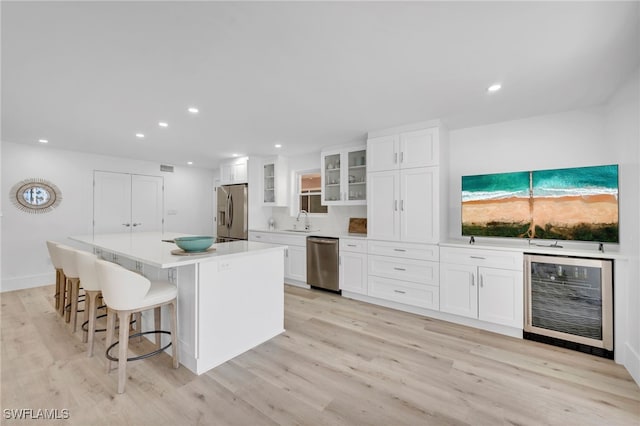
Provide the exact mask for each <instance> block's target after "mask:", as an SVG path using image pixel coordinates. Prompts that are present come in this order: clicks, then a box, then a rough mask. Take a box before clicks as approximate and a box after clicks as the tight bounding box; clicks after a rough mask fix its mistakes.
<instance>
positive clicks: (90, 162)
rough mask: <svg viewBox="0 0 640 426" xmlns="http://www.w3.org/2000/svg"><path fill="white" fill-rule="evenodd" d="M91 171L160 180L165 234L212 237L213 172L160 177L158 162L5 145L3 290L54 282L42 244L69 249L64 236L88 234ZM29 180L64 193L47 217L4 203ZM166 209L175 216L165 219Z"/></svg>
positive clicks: (180, 169)
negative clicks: (15, 188)
mask: <svg viewBox="0 0 640 426" xmlns="http://www.w3.org/2000/svg"><path fill="white" fill-rule="evenodd" d="M94 170H105V171H113V172H124V173H139V174H147V175H156V176H163V177H164V184H165V196H164V201H165V204H164V205H165V225H164V229H165V231H177V232H185V233H193V234H211V233H212V231H213V220H212V219H213V209H212V197H213V171H211V170H205V169H196V168H187V167H175V172H174V173H164V172H160V165H159V164H158V163H152V162H146V161H136V160H128V159H123V158H116V157H106V156H98V155H92V154H85V153H80V152H73V151H64V150H58V149H53V148H51V147H49V146H32V145H22V144H14V143H9V142H3V143H2V173H1V174H2V181H1V185H2V186H1V188H2V197H3V201H4V210H3V214H4V216H3V218H2V231H1V232H2V287H1V289H2V291H8V290H15V289H20V288H28V287H34V286H41V285H46V284H51V283H53V282H54V279H55V277H54V274H53V269H52V266H51V263H50V261H49V255H48V253H47V250H46V247H45V241H46V240H56V241H62V242H65V243H69V244H73V243H72V242H71V241H69V240H67V237H68V236H70V235H81V234H90V233H91V232H92V216H93V171H94ZM28 178H43V179H46V180H49V181H51V182H52V183H54V184H56V185H57V186H58V188H60V190H61V192H62V203H61V204H60V206H58V207H57V208H56V209H55V210H53V211H51V212H49V213H45V214H29V213H25V212H22V211H20V210H18V209H17V208H15V207H14V206H13V205H12V204H11V203H10V202H9V201H8V198H7V197H8V196H9V193H10V190H11V187H12V186H13V185H14V184H15V183H17V182H19V181H21V180H24V179H28ZM168 210H173V211H174V212H175V213H176V214H173V215H167V214H166V212H167V211H168Z"/></svg>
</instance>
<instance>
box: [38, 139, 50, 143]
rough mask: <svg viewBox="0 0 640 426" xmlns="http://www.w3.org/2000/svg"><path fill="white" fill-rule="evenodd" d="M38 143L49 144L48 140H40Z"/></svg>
mask: <svg viewBox="0 0 640 426" xmlns="http://www.w3.org/2000/svg"><path fill="white" fill-rule="evenodd" d="M38 142H40V143H49V141H48V140H46V139H38Z"/></svg>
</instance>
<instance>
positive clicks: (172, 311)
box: [169, 299, 178, 368]
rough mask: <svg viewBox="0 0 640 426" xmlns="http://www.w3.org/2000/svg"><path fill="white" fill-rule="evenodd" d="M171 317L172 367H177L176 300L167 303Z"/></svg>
mask: <svg viewBox="0 0 640 426" xmlns="http://www.w3.org/2000/svg"><path fill="white" fill-rule="evenodd" d="M169 314H170V317H171V355H172V356H173V368H178V314H177V306H176V300H175V299H174V300H173V301H171V302H170V303H169Z"/></svg>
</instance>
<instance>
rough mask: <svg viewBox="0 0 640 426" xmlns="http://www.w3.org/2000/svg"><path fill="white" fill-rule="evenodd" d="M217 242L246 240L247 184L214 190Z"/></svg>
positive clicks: (220, 187) (224, 186) (225, 186)
mask: <svg viewBox="0 0 640 426" xmlns="http://www.w3.org/2000/svg"><path fill="white" fill-rule="evenodd" d="M216 194H217V195H216V197H217V201H218V202H217V210H218V211H217V214H216V222H217V229H218V238H217V241H218V242H224V241H234V240H246V239H247V236H248V229H247V228H248V220H247V219H248V217H247V213H248V209H247V194H248V190H247V184H246V183H245V184H240V185H222V186H219V187H218V188H217V189H216Z"/></svg>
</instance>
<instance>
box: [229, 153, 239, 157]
mask: <svg viewBox="0 0 640 426" xmlns="http://www.w3.org/2000/svg"><path fill="white" fill-rule="evenodd" d="M231 156H232V157H239V156H240V154H231Z"/></svg>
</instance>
